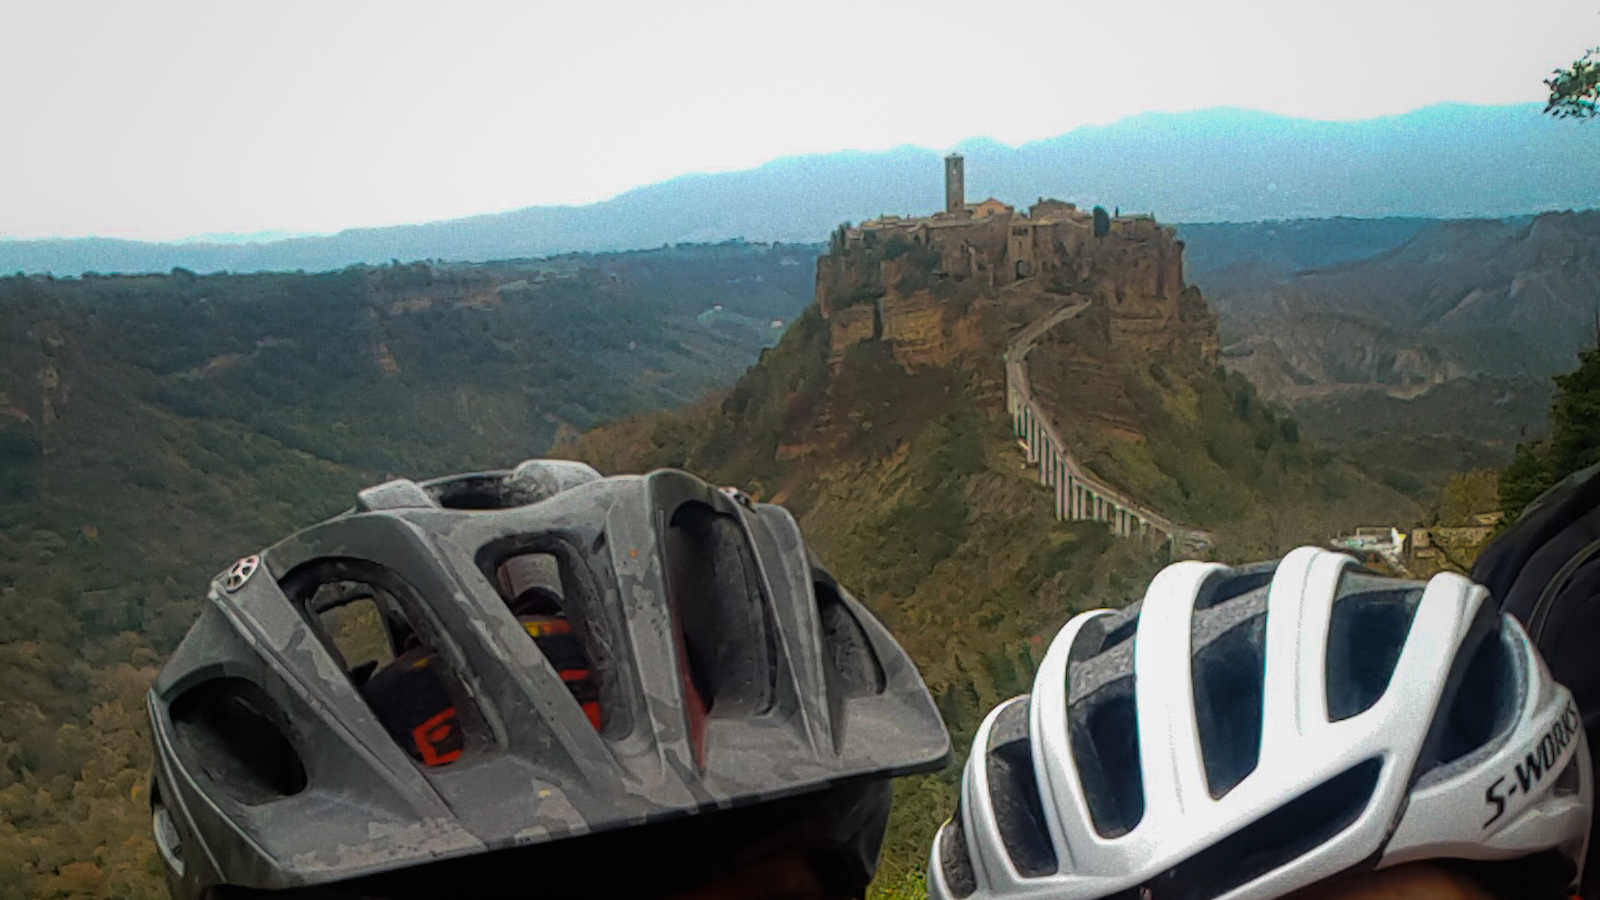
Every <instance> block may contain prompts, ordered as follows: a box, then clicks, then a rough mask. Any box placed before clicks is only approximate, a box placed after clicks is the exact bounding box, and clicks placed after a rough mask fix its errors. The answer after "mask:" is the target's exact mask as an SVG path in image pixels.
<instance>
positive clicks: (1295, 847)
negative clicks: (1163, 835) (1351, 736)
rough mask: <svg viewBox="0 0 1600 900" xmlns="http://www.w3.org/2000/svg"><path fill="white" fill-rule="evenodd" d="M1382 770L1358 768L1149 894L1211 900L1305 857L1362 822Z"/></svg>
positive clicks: (1186, 864) (1155, 882) (1375, 765)
mask: <svg viewBox="0 0 1600 900" xmlns="http://www.w3.org/2000/svg"><path fill="white" fill-rule="evenodd" d="M1382 770H1383V765H1382V763H1381V762H1380V761H1379V760H1377V759H1368V760H1365V761H1363V762H1360V763H1357V764H1356V765H1354V766H1352V767H1350V768H1349V769H1346V770H1345V771H1343V772H1341V773H1339V774H1338V775H1335V776H1333V777H1332V778H1330V779H1328V780H1327V781H1324V782H1323V783H1322V784H1319V785H1317V786H1316V787H1314V788H1312V789H1311V790H1309V791H1306V792H1305V793H1304V794H1301V795H1300V796H1298V797H1296V798H1294V799H1293V800H1290V801H1289V802H1288V803H1285V804H1284V805H1282V806H1280V807H1278V808H1277V809H1275V810H1273V811H1272V812H1270V813H1267V814H1266V815H1265V816H1262V817H1261V818H1259V819H1257V820H1256V821H1254V822H1251V823H1250V824H1249V825H1246V826H1244V827H1243V828H1241V829H1239V830H1238V831H1235V832H1234V833H1233V834H1230V835H1228V836H1227V837H1225V838H1223V839H1222V840H1220V841H1218V842H1217V843H1215V844H1212V845H1211V846H1210V847H1207V848H1206V849H1204V850H1202V851H1200V852H1199V853H1197V854H1195V855H1194V856H1191V857H1189V858H1188V859H1186V860H1184V861H1183V862H1181V863H1178V864H1177V865H1176V866H1173V867H1172V868H1170V869H1168V870H1167V871H1165V872H1163V873H1161V874H1160V875H1157V876H1156V877H1155V878H1154V879H1152V880H1151V881H1150V883H1149V884H1148V885H1146V888H1147V889H1148V895H1149V896H1155V897H1160V898H1162V900H1212V898H1214V897H1219V896H1221V895H1223V894H1226V893H1228V892H1229V891H1231V890H1233V889H1235V888H1237V887H1240V886H1241V885H1244V884H1247V883H1249V882H1251V881H1254V880H1255V879H1257V878H1260V877H1261V876H1263V875H1265V874H1267V873H1268V872H1271V871H1272V870H1274V869H1276V868H1278V867H1279V866H1282V865H1284V864H1285V863H1288V862H1290V861H1291V860H1294V859H1297V858H1299V857H1301V856H1304V855H1305V854H1307V853H1309V852H1311V851H1312V850H1313V849H1315V848H1317V847H1319V846H1321V845H1322V844H1324V843H1326V842H1327V841H1329V840H1330V839H1332V838H1333V837H1334V836H1335V835H1337V834H1338V833H1339V832H1341V831H1343V830H1345V829H1346V828H1348V827H1350V825H1351V824H1352V823H1354V822H1355V820H1356V819H1358V818H1360V817H1361V813H1362V812H1363V811H1364V810H1365V809H1366V808H1367V803H1368V801H1369V800H1371V799H1372V792H1373V791H1374V790H1375V789H1376V788H1377V786H1378V775H1379V774H1380V773H1381V772H1382Z"/></svg>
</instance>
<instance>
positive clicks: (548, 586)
mask: <svg viewBox="0 0 1600 900" xmlns="http://www.w3.org/2000/svg"><path fill="white" fill-rule="evenodd" d="M495 576H496V577H495V586H496V587H497V588H498V589H499V592H500V596H501V598H502V599H503V600H505V602H506V608H507V609H509V610H510V611H511V614H512V615H514V616H516V617H517V621H518V623H519V624H521V625H522V630H523V631H525V632H527V633H528V636H529V637H530V638H531V639H532V640H533V644H534V646H535V647H536V648H537V649H538V650H539V652H540V653H541V654H543V656H544V658H545V659H546V660H547V661H549V663H550V666H551V668H553V669H555V671H556V674H557V675H558V676H560V678H561V682H562V683H563V684H565V685H566V687H567V691H568V693H570V694H571V695H572V699H573V700H574V701H576V702H577V704H578V706H579V708H581V709H582V710H583V713H584V715H585V716H587V717H588V718H589V722H590V724H592V725H594V727H595V728H596V729H600V730H603V728H602V722H603V721H604V716H605V713H606V712H607V710H606V707H609V706H611V704H604V705H602V704H601V702H600V689H599V684H600V671H599V669H598V668H597V667H596V666H595V665H594V663H593V662H592V655H591V654H590V652H589V647H590V646H592V644H593V641H592V640H591V639H590V635H589V629H588V627H587V622H586V621H585V620H584V619H583V617H582V616H580V615H573V614H572V613H573V611H574V610H573V607H572V604H569V603H568V601H567V597H566V592H565V589H564V587H563V585H562V578H561V562H560V560H559V559H558V558H557V557H556V555H555V554H553V553H541V552H530V553H518V554H516V555H515V556H510V557H507V558H506V559H505V560H504V561H502V562H501V563H500V565H499V566H498V567H496V569H495ZM612 718H615V715H614V714H613V715H612Z"/></svg>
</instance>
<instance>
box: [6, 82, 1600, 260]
mask: <svg viewBox="0 0 1600 900" xmlns="http://www.w3.org/2000/svg"><path fill="white" fill-rule="evenodd" d="M1591 131H1592V130H1590V129H1584V128H1582V127H1578V126H1574V125H1572V124H1571V123H1563V122H1556V121H1552V120H1550V119H1548V118H1547V117H1544V116H1541V115H1540V113H1539V107H1538V106H1537V105H1536V104H1526V105H1512V106H1462V105H1443V106H1434V107H1429V108H1426V109H1422V110H1417V111H1415V112H1411V113H1406V114H1404V115H1399V116H1390V117H1384V118H1379V119H1370V120H1364V121H1357V122H1320V121H1313V120H1307V119H1295V118H1289V117H1284V116H1277V115H1272V114H1268V113H1259V112H1250V111H1244V110H1236V109H1213V110H1204V111H1198V112H1188V113H1146V114H1141V115H1137V116H1133V117H1130V118H1127V119H1123V120H1121V121H1119V122H1116V123H1114V124H1111V125H1105V126H1093V127H1083V128H1078V129H1075V130H1073V131H1071V132H1069V133H1067V134H1063V135H1060V136H1058V137H1054V138H1049V139H1046V140H1042V141H1037V142H1034V143H1029V144H1024V145H1022V146H1020V147H1015V148H1013V147H1008V146H1005V145H1001V144H998V143H995V142H993V141H988V140H975V141H969V142H967V143H965V144H964V145H963V146H962V147H961V150H962V151H963V152H964V153H965V155H966V157H967V187H968V195H969V196H970V197H974V198H981V197H984V196H990V195H993V196H995V197H998V198H1000V199H1002V200H1006V201H1007V202H1011V203H1015V204H1023V203H1027V202H1029V201H1032V200H1033V199H1034V198H1036V197H1038V196H1041V195H1043V196H1055V197H1061V198H1063V199H1068V200H1073V201H1076V202H1078V203H1080V204H1083V205H1088V204H1094V203H1099V204H1103V205H1105V206H1107V207H1113V206H1120V207H1121V208H1122V209H1123V210H1124V211H1151V212H1155V213H1157V214H1158V215H1160V217H1161V218H1162V220H1163V221H1167V222H1180V223H1181V222H1211V221H1225V222H1243V221H1256V220H1267V219H1296V218H1325V217H1333V216H1359V217H1372V218H1382V217H1390V216H1401V217H1424V218H1467V217H1480V218H1481V217H1504V216H1513V215H1524V214H1529V213H1536V212H1541V211H1546V210H1556V209H1585V208H1589V207H1594V206H1600V153H1597V152H1595V151H1596V149H1600V148H1597V147H1596V145H1595V137H1594V134H1593V133H1591ZM941 172H942V168H941V166H940V163H939V154H938V153H936V152H934V151H931V150H924V149H918V148H910V147H903V148H897V149H894V150H889V151H885V152H881V153H868V152H856V151H851V152H841V153H828V154H813V155H808V156H796V157H787V158H783V159H778V160H775V161H773V162H770V163H767V164H766V165H763V166H759V167H757V168H754V169H748V170H744V171H738V172H727V173H719V174H696V175H685V176H682V177H680V178H675V179H672V180H670V181H666V182H662V183H659V184H654V185H649V186H645V187H641V188H637V189H635V190H632V191H628V192H626V193H624V194H621V195H619V196H617V197H615V198H612V199H610V200H605V201H602V202H599V203H593V204H589V205H585V206H543V207H529V208H526V209H521V210H515V211H512V212H506V213H497V214H493V215H484V216H475V217H471V218H465V219H455V220H450V221H444V222H433V223H427V224H419V225H401V226H394V227H387V228H364V229H353V230H349V231H345V232H341V233H338V234H333V235H323V236H308V237H297V238H290V239H286V240H281V241H272V242H266V243H243V244H237V243H193V242H190V243H181V244H160V243H142V242H137V241H121V240H110V239H101V238H86V239H80V240H39V241H0V272H16V271H25V272H47V271H48V272H53V273H55V274H58V275H71V274H78V273H81V272H84V271H99V272H141V271H167V270H169V269H171V268H173V267H176V266H181V267H184V268H188V269H193V270H195V271H202V272H207V271H219V270H229V271H265V270H297V269H304V270H309V271H316V270H326V269H336V268H341V267H343V266H346V265H350V264H352V263H377V262H384V261H387V260H390V259H400V260H414V259H434V258H439V259H461V260H480V261H481V260H489V259H506V258H516V257H531V256H544V255H549V254H555V253H564V252H569V251H598V250H617V249H629V248H643V247H657V246H660V245H662V244H674V243H680V242H706V241H719V240H724V239H727V238H734V237H742V238H745V239H747V240H752V241H783V242H814V241H820V240H821V239H822V237H823V236H824V235H826V234H827V233H828V231H829V230H830V229H832V228H833V226H835V225H836V224H838V223H839V222H840V221H843V220H851V221H857V220H860V219H863V218H868V217H871V216H876V215H879V214H881V213H890V212H898V213H910V212H929V211H932V210H933V209H934V208H936V207H937V206H938V205H940V204H939V201H940V198H942V196H943V194H942V185H941V182H940V179H941V177H942V176H941Z"/></svg>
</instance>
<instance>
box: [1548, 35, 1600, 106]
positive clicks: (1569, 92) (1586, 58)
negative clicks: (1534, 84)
mask: <svg viewBox="0 0 1600 900" xmlns="http://www.w3.org/2000/svg"><path fill="white" fill-rule="evenodd" d="M1544 83H1545V86H1546V87H1548V88H1550V100H1549V102H1547V103H1546V104H1545V107H1544V111H1545V112H1546V113H1548V114H1550V115H1552V116H1555V117H1556V118H1558V119H1590V118H1593V117H1594V116H1595V115H1597V114H1600V107H1596V105H1595V104H1596V101H1597V100H1600V47H1595V48H1592V49H1590V50H1587V51H1585V52H1584V54H1583V56H1582V57H1580V58H1579V59H1578V60H1577V61H1576V62H1574V63H1573V64H1572V65H1571V66H1570V67H1568V68H1565V69H1557V70H1555V71H1554V72H1552V73H1550V77H1549V78H1546V79H1545V82H1544Z"/></svg>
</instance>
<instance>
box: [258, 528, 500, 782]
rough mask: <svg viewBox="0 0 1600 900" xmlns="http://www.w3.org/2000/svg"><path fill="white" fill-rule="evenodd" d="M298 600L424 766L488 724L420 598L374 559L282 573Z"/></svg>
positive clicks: (442, 760)
mask: <svg viewBox="0 0 1600 900" xmlns="http://www.w3.org/2000/svg"><path fill="white" fill-rule="evenodd" d="M283 590H284V593H285V594H286V595H287V596H288V597H289V598H290V600H291V601H292V602H293V603H294V604H295V605H296V606H298V607H299V608H300V609H301V610H302V613H303V615H304V616H305V618H306V620H307V621H308V622H309V623H310V624H311V626H312V630H313V631H315V632H316V633H317V634H318V635H319V636H320V637H321V638H322V642H323V645H324V647H326V649H327V651H328V653H329V654H330V655H331V656H333V658H334V660H335V661H336V662H337V663H338V664H339V666H340V668H342V669H343V670H344V671H345V673H346V675H347V676H348V677H349V679H350V683H351V685H352V686H354V687H355V688H356V690H357V691H358V692H359V693H360V694H361V697H362V699H363V700H365V701H366V703H367V706H368V708H370V709H371V710H372V713H373V715H374V716H375V717H376V718H377V720H378V721H379V722H380V723H381V724H382V725H383V727H384V729H385V730H386V731H387V732H388V733H389V736H390V737H392V738H393V739H394V741H395V743H397V744H399V745H400V747H401V749H403V750H405V752H406V753H407V754H408V755H410V756H411V758H412V759H414V760H416V761H417V762H420V763H422V764H424V765H426V766H442V765H447V764H449V763H453V762H455V761H456V760H458V759H460V758H461V756H462V754H463V753H464V752H466V751H467V750H468V749H470V746H471V745H473V744H481V743H483V742H484V740H485V739H486V738H485V734H486V730H487V729H486V727H485V726H484V725H483V719H482V717H481V715H480V714H479V713H478V707H477V705H476V704H475V703H474V702H473V700H472V695H471V694H470V693H469V692H468V690H467V688H466V685H465V683H464V682H463V681H462V679H461V676H460V674H459V673H458V672H457V671H456V669H455V667H454V666H453V665H452V664H451V662H450V658H449V656H448V655H447V654H445V653H441V652H439V647H440V646H441V642H440V641H439V640H438V639H437V638H436V636H435V635H434V634H433V631H432V627H431V626H430V625H429V623H430V622H431V619H430V618H429V617H428V616H426V615H423V613H422V600H421V599H420V597H419V596H418V595H417V594H416V592H415V591H414V590H413V589H412V588H411V587H410V586H409V585H408V584H407V583H406V582H405V581H404V580H403V579H401V578H400V576H399V575H397V574H395V573H394V572H392V571H390V570H388V569H386V568H384V567H382V566H379V565H377V564H375V563H371V562H367V561H364V560H356V559H344V558H337V557H335V558H323V559H318V560H313V561H311V562H308V563H305V564H303V565H301V566H299V567H297V568H295V569H294V570H292V571H291V572H289V574H288V575H286V576H284V579H283Z"/></svg>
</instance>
